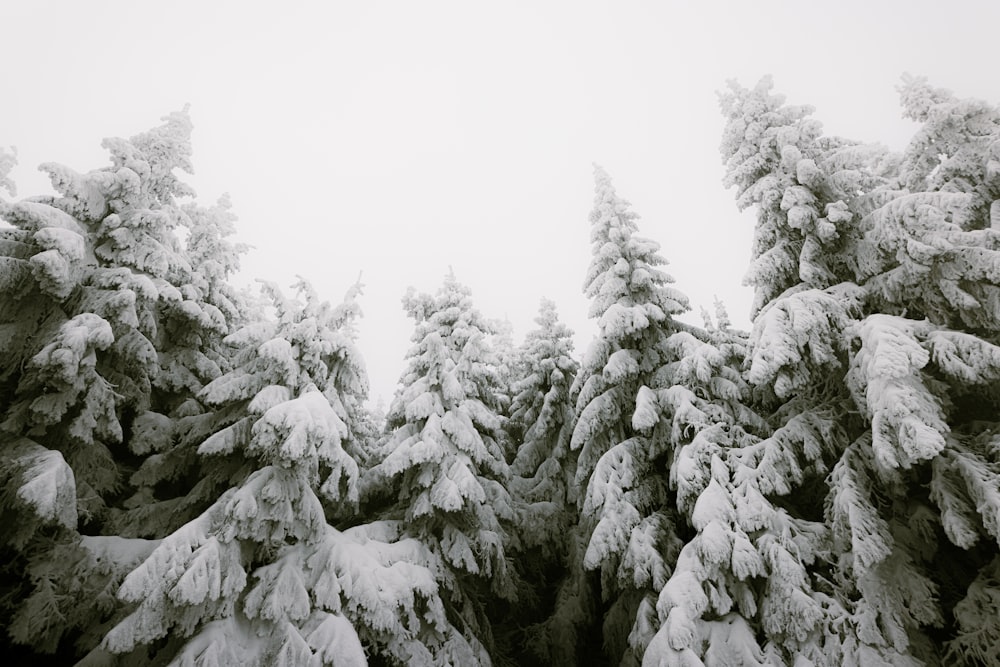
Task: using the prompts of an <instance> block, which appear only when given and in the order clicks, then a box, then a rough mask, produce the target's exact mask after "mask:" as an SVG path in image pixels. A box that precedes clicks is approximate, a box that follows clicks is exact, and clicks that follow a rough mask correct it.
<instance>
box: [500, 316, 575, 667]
mask: <svg viewBox="0 0 1000 667" xmlns="http://www.w3.org/2000/svg"><path fill="white" fill-rule="evenodd" d="M535 322H536V323H537V325H538V328H537V329H534V330H532V331H530V332H529V333H528V334H527V336H526V338H525V340H524V343H523V345H522V346H521V348H520V350H519V351H518V357H519V358H520V359H521V362H522V363H521V368H522V372H523V376H522V377H521V378H519V379H518V380H517V381H515V382H514V383H513V385H512V394H513V400H512V401H511V406H510V413H511V414H510V419H509V420H508V422H507V431H508V433H509V434H510V439H511V441H512V442H513V443H515V445H517V451H516V455H515V457H514V460H513V462H512V463H511V481H510V490H511V495H512V497H513V499H514V507H515V512H516V517H517V521H516V532H517V536H518V540H517V543H518V549H517V553H516V554H515V565H516V567H517V568H518V571H519V573H520V575H521V581H522V587H521V589H520V592H519V597H518V602H517V604H516V606H514V607H513V608H512V610H511V618H510V619H507V620H506V621H505V624H506V626H509V627H511V628H515V629H513V630H510V632H511V634H512V637H511V639H510V640H509V642H510V644H512V645H513V646H514V647H515V649H516V651H517V652H518V656H517V657H518V659H519V661H521V662H523V661H524V660H526V659H528V658H529V657H531V656H535V657H542V658H544V657H545V656H547V654H548V651H547V649H546V648H545V647H544V646H537V645H535V644H537V643H539V642H541V643H544V642H545V637H544V633H541V634H540V633H536V632H534V631H533V629H532V628H528V629H527V630H525V629H524V628H525V626H526V625H528V624H529V622H534V623H538V622H540V621H541V620H543V619H544V618H545V616H546V615H547V614H548V613H551V605H552V603H553V599H552V598H553V596H554V593H555V588H554V587H555V584H557V583H558V579H559V577H560V574H561V572H562V570H563V568H564V567H565V559H566V553H565V552H566V539H565V537H566V534H567V532H568V531H569V530H570V528H571V527H572V526H573V524H574V523H575V521H576V497H575V495H574V494H575V493H576V490H577V489H576V485H575V483H574V477H575V471H576V466H575V459H576V456H575V454H574V453H573V452H571V451H570V449H569V438H570V435H571V429H572V426H573V414H574V413H573V402H572V400H571V398H570V388H571V387H572V384H573V379H574V377H575V376H576V370H577V368H578V366H579V364H578V362H577V361H576V360H575V359H574V358H573V356H572V352H573V341H572V332H571V331H570V329H569V328H568V327H567V326H566V325H565V324H563V323H562V322H560V321H559V318H558V315H557V314H556V305H555V303H553V302H552V301H550V300H548V299H543V300H542V303H541V306H540V308H539V313H538V316H537V317H536V318H535Z"/></svg>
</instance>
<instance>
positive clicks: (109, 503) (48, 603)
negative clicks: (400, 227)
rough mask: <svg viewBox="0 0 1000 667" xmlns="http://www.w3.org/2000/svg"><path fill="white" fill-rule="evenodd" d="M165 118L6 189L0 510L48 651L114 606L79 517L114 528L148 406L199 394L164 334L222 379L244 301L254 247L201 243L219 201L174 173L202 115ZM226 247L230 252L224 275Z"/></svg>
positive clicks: (32, 633) (22, 637) (25, 637)
mask: <svg viewBox="0 0 1000 667" xmlns="http://www.w3.org/2000/svg"><path fill="white" fill-rule="evenodd" d="M164 120H165V121H166V122H165V123H164V124H163V125H162V126H160V127H158V128H154V129H153V130H150V131H149V132H145V133H142V134H140V135H137V136H135V137H132V138H131V139H128V140H125V139H108V140H105V142H104V146H105V147H106V148H107V149H108V150H109V152H110V153H111V165H110V166H109V167H105V168H103V169H98V170H95V171H91V172H88V173H85V174H80V173H77V172H75V171H73V170H71V169H69V168H67V167H63V166H61V165H55V164H45V165H42V169H43V170H44V171H46V172H47V173H48V174H49V175H50V177H51V179H52V184H53V187H54V189H55V190H56V192H57V194H56V195H54V196H42V197H33V198H29V199H26V200H22V201H18V202H14V203H8V202H3V203H2V204H0V215H2V217H3V219H4V220H5V221H6V222H7V223H9V224H10V225H12V226H11V227H10V228H5V229H3V230H2V231H0V234H2V241H0V254H2V257H0V264H2V266H3V270H2V273H3V280H4V287H5V289H4V290H3V295H2V298H0V398H2V405H3V414H2V423H0V432H2V434H3V436H2V440H3V441H4V443H5V444H3V445H2V447H0V459H2V460H3V463H4V465H3V471H4V472H3V474H4V477H5V483H4V486H5V490H6V491H9V493H5V494H4V496H3V498H2V499H0V512H2V513H3V516H4V523H5V525H8V526H10V527H11V530H9V531H6V535H5V539H6V544H7V545H9V546H13V548H15V549H18V550H21V549H23V553H22V557H24V558H27V559H28V560H27V564H26V566H25V569H24V572H25V573H27V574H28V576H29V578H30V580H31V583H32V585H33V587H34V591H33V592H32V594H31V595H30V597H28V598H27V599H26V600H24V601H23V604H21V605H20V606H19V608H18V610H17V613H16V615H15V616H14V618H13V619H12V621H11V623H10V625H9V627H10V633H11V636H12V637H13V638H14V639H15V640H16V641H18V642H22V643H30V644H32V645H34V646H35V647H36V648H38V649H39V650H42V651H50V650H53V649H54V648H55V646H56V644H57V642H58V641H59V638H60V636H62V635H64V634H66V633H67V632H69V631H71V630H72V629H73V628H74V627H78V626H79V627H84V626H88V627H90V628H92V627H93V621H94V618H95V617H97V616H100V615H101V614H102V613H103V612H104V611H105V610H106V606H105V602H106V601H107V599H108V598H107V596H106V595H103V594H102V595H93V593H96V592H98V591H99V589H101V588H102V587H104V585H105V584H106V583H107V580H106V579H102V578H101V577H102V576H103V575H105V574H109V572H110V570H105V571H100V570H102V568H103V567H104V566H101V565H95V567H96V570H94V569H93V568H92V569H91V570H88V571H86V572H84V571H83V570H79V569H78V570H76V571H75V574H73V575H70V574H68V573H69V572H70V571H71V570H72V567H71V564H72V563H75V562H84V561H87V558H88V556H87V553H89V552H88V551H87V549H86V548H85V547H83V546H81V545H86V544H92V543H93V540H94V539H97V538H96V537H93V538H85V539H84V540H83V541H81V539H80V536H79V535H78V534H77V529H78V528H80V529H82V530H85V531H86V532H88V533H95V532H105V533H106V534H108V535H109V537H111V536H113V533H114V529H113V528H112V524H113V523H114V515H115V513H116V512H117V511H118V510H119V509H121V507H120V504H121V502H122V499H123V498H126V497H128V491H129V488H130V487H131V485H132V480H131V479H130V475H129V473H130V472H131V470H132V469H133V467H134V466H135V465H136V463H137V456H136V455H139V456H140V457H141V456H142V455H143V454H144V453H146V452H148V451H149V447H148V445H146V444H143V443H142V442H141V441H142V440H143V439H144V437H145V435H144V430H143V428H142V426H141V424H142V423H143V421H144V416H145V415H153V414H160V413H166V412H169V410H170V409H171V408H172V406H174V405H176V404H178V403H180V402H182V401H183V397H184V396H185V395H186V396H190V387H189V386H182V387H171V380H170V377H171V373H172V368H173V367H174V366H176V364H175V363H172V362H171V361H170V358H169V355H168V354H161V350H164V349H165V347H164V345H165V342H166V341H168V340H169V341H173V344H174V345H175V347H178V348H179V347H181V346H184V347H185V348H186V352H185V359H184V360H183V363H185V364H187V366H189V367H190V370H189V371H188V376H189V377H190V378H192V379H193V381H194V382H195V383H203V382H207V381H210V380H212V379H214V378H215V377H217V376H218V375H219V374H220V373H221V372H222V369H223V368H224V367H225V366H226V363H227V361H226V359H224V358H223V357H222V356H220V355H218V354H217V353H216V352H215V351H214V350H215V346H217V344H219V343H220V341H221V338H222V336H223V335H225V334H226V333H227V332H228V327H229V325H230V320H232V319H233V318H235V317H236V315H237V313H238V312H239V310H240V303H239V297H238V295H236V293H235V292H233V291H232V290H231V289H229V288H228V287H227V286H225V278H226V277H227V276H228V273H229V272H230V271H231V270H233V268H234V266H235V263H236V262H237V261H238V254H239V252H240V248H239V246H235V245H230V246H228V248H229V251H228V254H226V253H223V252H221V251H220V252H218V253H217V254H216V250H218V248H217V247H213V248H208V247H201V248H200V249H199V251H198V252H199V253H200V254H198V253H192V252H191V248H190V246H189V245H188V246H186V245H185V244H184V242H183V240H182V236H181V235H180V234H179V233H178V231H179V230H178V228H179V227H182V226H186V227H189V228H191V227H193V226H196V225H195V223H194V221H193V218H195V217H197V216H203V215H208V212H206V211H204V210H203V209H201V208H200V207H198V206H197V205H196V204H194V203H190V202H189V203H181V201H180V200H181V199H183V198H186V197H188V196H190V195H191V194H192V193H191V191H190V189H189V188H188V187H187V186H185V185H184V184H183V183H182V182H181V181H180V180H179V179H178V177H177V174H175V173H174V172H175V170H178V169H180V170H185V171H190V162H189V159H188V158H189V156H190V131H191V123H190V119H189V118H188V116H187V114H186V113H185V112H180V113H175V114H171V115H170V116H168V117H166V118H165V119H164ZM231 231H232V230H231V228H230V229H226V230H223V231H222V232H220V233H216V236H217V237H219V238H220V239H221V237H223V236H226V235H228V234H229V233H231ZM220 243H224V242H222V241H220ZM212 262H223V265H222V266H221V267H220V268H219V269H218V270H215V271H214V273H213V274H212V275H211V276H210V275H209V274H208V273H207V272H208V271H210V270H211V269H210V267H211V265H212ZM171 394H172V395H171ZM157 411H158V412H157ZM160 416H161V417H163V419H161V420H160V422H159V423H160V424H161V425H162V424H164V423H165V420H167V417H165V416H164V415H162V414H160ZM146 421H148V420H146ZM137 425H138V426H137ZM56 527H58V528H61V531H59V532H55V533H53V532H52V529H53V528H56ZM42 532H44V533H45V535H44V537H41V539H38V540H36V541H35V542H33V543H31V544H29V542H31V540H32V537H33V536H35V535H42ZM140 551H141V550H140ZM87 562H89V561H87ZM92 575H93V576H92ZM81 582H90V583H93V585H95V586H97V588H96V589H92V588H89V586H90V583H87V584H81ZM60 586H63V587H64V588H62V589H60V588H59V587H60ZM95 605H96V606H95ZM95 610H97V611H96V613H95ZM81 641H83V640H81Z"/></svg>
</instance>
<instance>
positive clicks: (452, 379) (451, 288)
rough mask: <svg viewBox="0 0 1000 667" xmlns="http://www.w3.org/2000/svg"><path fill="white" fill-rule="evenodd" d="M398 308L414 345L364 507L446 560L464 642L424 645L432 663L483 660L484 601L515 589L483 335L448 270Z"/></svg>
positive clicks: (482, 324) (446, 579) (495, 406)
mask: <svg viewBox="0 0 1000 667" xmlns="http://www.w3.org/2000/svg"><path fill="white" fill-rule="evenodd" d="M403 305H404V307H405V309H406V311H407V313H408V314H409V315H410V317H412V318H413V319H414V321H415V322H416V329H415V331H414V334H413V337H412V340H413V347H412V348H411V349H410V351H409V353H408V355H407V358H408V363H407V367H406V370H405V371H404V373H403V377H402V379H401V386H400V387H399V389H398V390H397V392H396V396H395V398H394V399H393V402H392V405H391V406H390V408H389V413H388V416H387V428H388V431H389V435H388V437H387V439H386V440H385V442H384V443H383V444H382V445H381V446H380V450H379V452H378V453H377V455H376V458H375V460H376V464H375V465H374V466H373V467H372V469H371V470H370V471H369V473H368V475H367V476H366V479H365V487H366V496H367V498H368V499H369V502H371V503H372V506H373V507H378V505H379V504H380V503H381V504H383V505H384V504H385V503H386V502H387V501H388V506H387V507H385V509H383V510H382V511H381V514H382V515H383V516H384V517H385V519H386V520H391V521H395V522H403V525H405V526H406V533H405V534H406V535H407V536H408V537H412V538H413V539H416V540H418V541H419V542H420V543H421V544H424V545H426V547H427V548H428V549H429V550H430V552H431V553H432V554H434V555H435V556H436V557H437V558H439V559H440V561H441V562H442V563H443V564H444V569H443V570H442V571H441V572H439V574H438V584H439V585H440V586H441V588H442V598H444V599H445V601H446V606H447V608H448V610H449V617H450V618H451V619H452V622H453V623H454V624H455V627H456V628H457V629H458V630H459V632H460V633H461V634H460V635H458V636H457V637H455V638H454V639H455V640H461V641H460V642H459V641H450V642H449V643H448V644H442V645H440V646H437V647H435V648H433V649H432V656H431V658H430V659H431V660H432V661H433V662H432V664H490V663H491V657H490V654H491V651H493V649H494V641H493V638H492V632H491V624H490V621H489V619H488V618H487V615H486V614H487V605H486V603H485V601H486V600H487V599H490V598H491V597H492V598H495V599H500V600H505V599H511V598H512V597H513V596H514V591H515V588H516V583H515V577H514V572H513V571H512V569H511V568H510V567H509V566H508V554H507V552H508V549H509V548H510V541H511V539H512V536H511V533H510V532H509V531H510V525H511V522H512V521H513V519H514V511H513V507H512V501H511V498H510V494H509V492H508V490H507V486H508V481H509V476H510V473H509V469H508V466H507V462H506V460H505V457H504V452H503V450H502V449H501V443H502V427H503V421H502V419H501V417H500V415H499V410H500V408H501V403H500V396H499V392H498V383H497V379H496V377H495V372H496V371H495V367H494V365H493V358H492V355H491V354H490V352H489V350H488V348H487V346H486V345H487V336H488V335H490V334H491V333H492V328H491V326H490V324H489V322H488V321H487V320H486V319H485V318H484V317H483V316H482V315H481V314H480V313H479V311H477V310H476V309H475V308H474V307H473V305H472V300H471V296H470V291H469V289H468V288H466V287H465V286H463V285H461V284H460V283H459V282H458V281H457V280H456V279H455V276H454V274H452V273H449V275H448V276H447V277H446V279H445V281H444V285H443V286H442V287H441V288H440V289H439V290H438V292H437V293H436V294H434V295H429V294H417V293H415V292H413V291H412V290H411V291H410V292H408V293H407V295H406V296H405V297H404V299H403Z"/></svg>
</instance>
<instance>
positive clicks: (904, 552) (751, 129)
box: [647, 80, 1000, 665]
mask: <svg viewBox="0 0 1000 667" xmlns="http://www.w3.org/2000/svg"><path fill="white" fill-rule="evenodd" d="M902 93H903V99H904V108H905V109H906V113H907V114H908V115H910V116H911V117H913V118H914V119H915V120H918V121H920V122H923V123H924V126H923V127H922V128H921V130H919V131H918V133H917V135H916V137H915V139H914V141H913V142H911V145H910V146H909V147H908V148H907V150H906V151H905V152H904V154H903V155H902V156H896V155H892V154H890V153H888V152H887V151H886V150H885V149H883V148H880V147H877V146H862V145H858V144H854V143H852V142H847V141H844V140H841V139H829V138H825V137H822V136H821V134H820V128H819V126H818V124H817V123H815V121H812V120H811V119H809V118H808V110H806V109H803V108H797V107H787V106H784V105H783V100H782V99H781V98H780V97H778V96H775V95H772V94H771V93H770V82H769V81H768V80H764V81H762V82H761V83H760V84H759V85H758V86H757V87H756V88H754V89H752V90H747V89H743V88H740V87H738V86H735V85H734V86H733V87H732V89H731V92H730V93H728V94H727V95H725V96H724V97H723V110H724V113H725V114H726V116H727V119H728V124H727V128H726V134H725V140H724V142H723V155H724V157H725V159H726V161H727V171H728V173H727V183H728V184H730V185H735V186H736V187H737V189H738V192H737V196H738V201H739V203H740V205H741V206H742V207H748V206H756V207H757V211H758V226H757V241H756V245H755V248H754V260H753V264H752V266H751V271H750V273H749V274H748V280H749V282H750V283H751V284H753V285H754V286H755V287H756V293H757V300H756V302H755V309H757V310H758V312H757V315H756V318H755V322H754V331H753V334H752V336H751V340H750V347H749V350H748V355H747V356H748V370H747V373H746V380H747V381H748V382H749V383H750V385H751V387H752V388H753V392H754V396H755V398H756V405H757V407H758V409H760V410H761V411H762V412H763V413H764V414H766V416H767V421H768V423H769V426H770V430H771V433H770V434H769V435H767V434H763V433H759V432H758V433H753V432H749V433H747V434H746V435H745V436H743V437H741V438H740V440H739V441H734V440H732V439H729V440H727V441H726V442H725V443H722V444H723V446H721V447H720V446H719V445H720V443H719V442H718V441H716V442H714V443H711V444H710V445H703V446H700V447H696V446H695V445H696V444H697V439H698V438H699V437H700V436H698V435H696V436H695V440H693V441H692V442H691V444H690V445H688V446H686V447H684V448H683V449H682V450H681V452H682V453H683V452H685V451H688V450H690V454H689V455H687V456H684V457H682V458H683V460H686V461H687V463H685V464H684V465H678V482H677V483H678V487H679V491H678V495H679V498H680V497H682V496H684V495H685V494H686V495H689V496H690V497H691V498H692V499H693V502H692V503H691V511H690V516H691V519H692V522H693V524H694V526H695V528H696V529H697V530H698V536H697V538H696V539H697V540H700V541H702V542H706V541H708V542H711V543H713V544H714V545H715V548H714V553H715V554H716V556H715V557H713V558H708V557H707V555H706V554H708V553H710V552H707V551H706V552H705V553H702V554H699V553H697V552H693V553H690V554H685V553H684V552H682V554H681V558H680V560H679V562H678V568H677V572H675V575H674V577H672V578H671V580H670V582H668V584H667V586H666V587H664V591H663V593H661V595H660V599H659V602H658V609H657V611H658V620H659V621H660V622H661V623H662V626H661V628H660V630H659V632H658V634H657V635H656V638H655V639H654V640H653V643H652V644H651V645H650V648H649V651H648V652H647V663H648V664H711V663H712V662H713V661H716V660H718V659H720V658H722V657H724V658H726V659H727V660H730V661H731V660H736V659H742V660H743V664H773V663H776V662H785V663H791V662H792V661H793V660H799V661H803V660H808V661H810V662H811V663H812V664H821V665H822V664H825V665H842V664H846V665H869V664H893V665H917V664H938V663H941V662H946V663H950V664H955V663H959V664H983V663H984V662H987V661H988V660H989V659H991V658H987V657H986V656H992V655H993V654H994V652H995V650H996V646H997V644H996V641H997V637H1000V633H998V632H997V627H998V624H997V623H996V621H995V617H996V614H995V609H996V607H995V605H993V604H992V603H990V602H988V600H989V599H990V596H991V595H996V589H995V586H996V583H995V582H996V579H995V563H996V562H997V560H996V555H997V535H996V532H995V517H996V515H997V511H998V509H1000V496H998V495H997V493H996V489H997V488H998V487H1000V478H998V477H997V471H998V468H997V461H996V458H995V456H994V454H993V452H994V451H995V449H994V448H993V447H992V446H991V444H990V443H991V442H992V436H991V433H992V432H993V430H994V428H995V426H993V423H994V422H993V418H992V417H991V415H992V414H995V407H994V406H995V405H996V403H995V399H994V398H993V397H994V396H995V395H996V391H995V388H994V386H995V382H996V380H995V378H996V375H995V370H994V369H995V368H996V366H995V365H994V361H993V359H994V358H995V357H994V356H993V352H992V351H993V350H994V349H996V347H995V344H996V319H995V316H994V314H993V313H994V312H995V311H994V309H993V306H992V305H991V304H993V303H994V301H993V298H994V297H993V295H994V294H996V289H997V287H996V283H995V280H996V278H995V277H994V276H996V275H1000V274H997V273H995V268H994V267H996V266H998V264H997V260H998V259H1000V255H998V254H997V249H998V246H997V243H998V240H1000V239H998V237H997V236H996V233H995V232H994V231H992V230H991V229H989V225H990V218H989V211H990V209H991V206H992V202H993V201H995V198H996V197H997V194H998V193H997V190H996V180H995V174H996V173H997V172H996V170H995V169H994V168H993V167H991V161H993V160H994V158H993V156H992V154H991V151H992V146H996V145H1000V144H998V143H997V129H998V123H997V118H998V115H997V112H996V110H995V109H993V108H992V107H990V106H989V105H985V104H984V103H980V102H968V101H960V100H955V99H954V98H952V97H951V96H950V95H948V94H946V93H944V92H943V91H939V90H934V89H931V88H929V87H928V86H927V85H926V84H925V83H924V82H922V81H920V80H908V81H906V82H905V84H904V86H903V88H902ZM992 164H993V165H994V166H995V165H996V162H995V161H994V162H992ZM685 480H688V482H687V483H688V485H689V486H690V487H691V488H690V490H689V491H687V492H684V491H683V490H682V489H683V487H682V483H683V482H685ZM719 524H722V525H721V528H722V530H720V526H719ZM692 543H693V541H692ZM685 551H688V548H687V547H685ZM689 556H696V557H697V558H690V557H689ZM719 562H721V563H722V568H723V572H725V571H727V570H728V572H729V573H731V575H735V581H734V580H733V578H732V577H731V576H729V575H726V576H724V577H721V576H720V575H719V574H713V573H710V575H709V576H708V577H705V576H704V573H705V572H706V571H709V572H711V570H710V567H716V568H718V567H719V566H718V563H719ZM956 562H957V563H961V567H958V568H956V567H954V566H953V564H954V563H956ZM683 571H688V572H691V573H693V575H694V576H693V577H692V576H686V577H685V578H684V579H682V578H681V573H682V572H683ZM720 582H721V583H725V591H726V592H727V593H728V598H731V599H729V600H727V599H726V598H727V596H722V597H721V598H720V596H719V590H720ZM734 591H737V594H734ZM732 600H735V604H734V603H733V601H732ZM727 608H729V609H731V610H732V611H730V612H728V613H725V609H727ZM723 613H725V615H724V616H722V617H721V619H720V616H721V615H722V614H723ZM719 620H723V621H725V623H726V625H724V626H721V627H720V626H719V625H718V623H719ZM654 649H655V650H654Z"/></svg>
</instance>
